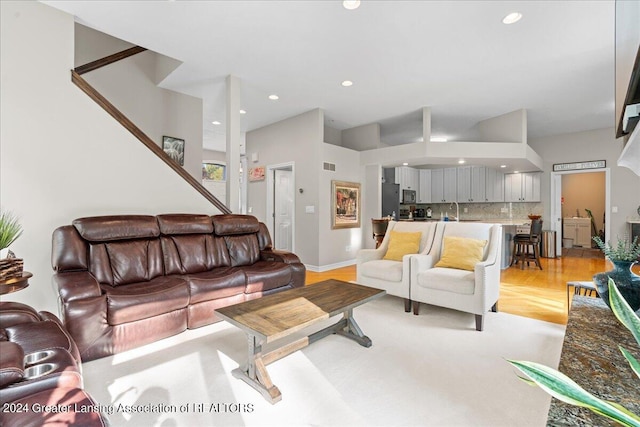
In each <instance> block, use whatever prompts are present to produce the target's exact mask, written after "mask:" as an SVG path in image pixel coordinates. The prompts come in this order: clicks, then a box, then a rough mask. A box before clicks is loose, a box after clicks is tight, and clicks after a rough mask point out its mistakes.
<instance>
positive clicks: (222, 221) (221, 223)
mask: <svg viewBox="0 0 640 427" xmlns="http://www.w3.org/2000/svg"><path fill="white" fill-rule="evenodd" d="M212 220H213V227H214V230H215V233H216V235H218V236H230V235H236V234H252V233H254V234H255V233H257V232H258V231H259V230H260V222H259V221H258V219H257V218H256V217H254V216H251V215H234V214H225V215H214V216H213V217H212Z"/></svg>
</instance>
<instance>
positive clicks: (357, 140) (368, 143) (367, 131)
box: [341, 123, 383, 151]
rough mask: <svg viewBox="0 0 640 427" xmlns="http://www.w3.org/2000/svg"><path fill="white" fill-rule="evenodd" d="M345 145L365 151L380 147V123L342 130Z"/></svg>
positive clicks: (343, 144)
mask: <svg viewBox="0 0 640 427" xmlns="http://www.w3.org/2000/svg"><path fill="white" fill-rule="evenodd" d="M341 145H342V146H343V147H346V148H351V149H352V150H357V151H364V150H372V149H374V148H380V147H382V146H383V145H382V144H381V143H380V124H379V123H371V124H368V125H363V126H357V127H354V128H351V129H345V130H343V131H342V144H341Z"/></svg>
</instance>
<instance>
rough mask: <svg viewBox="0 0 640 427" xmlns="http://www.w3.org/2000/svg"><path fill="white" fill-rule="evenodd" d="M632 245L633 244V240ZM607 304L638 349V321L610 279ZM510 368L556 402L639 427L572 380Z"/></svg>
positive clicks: (639, 367)
mask: <svg viewBox="0 0 640 427" xmlns="http://www.w3.org/2000/svg"><path fill="white" fill-rule="evenodd" d="M634 243H635V240H634ZM608 285H609V301H610V306H611V310H612V311H613V313H614V315H615V316H616V318H617V319H618V320H619V321H620V322H621V323H622V324H623V325H624V326H625V327H626V328H627V329H629V330H630V331H631V333H632V334H633V336H634V338H635V339H636V342H637V343H638V345H640V318H638V316H637V315H636V314H635V313H634V312H633V310H632V309H631V307H630V306H629V304H628V303H627V301H626V300H625V299H624V298H623V297H622V295H621V294H620V291H619V290H618V288H617V286H616V285H615V283H614V281H613V280H612V279H609V283H608ZM620 351H621V352H622V355H623V356H624V357H625V359H626V360H627V361H628V362H629V365H630V366H631V369H632V370H633V372H634V373H635V374H636V375H637V376H638V377H639V378H640V363H639V362H638V361H637V360H636V359H635V358H634V357H633V356H632V355H631V353H629V352H628V351H627V350H625V349H624V348H622V347H620ZM508 362H509V363H511V364H512V365H513V366H515V367H516V368H518V369H519V370H520V371H522V372H523V373H524V374H525V375H526V376H527V377H528V378H529V379H526V378H523V380H524V381H526V382H527V383H529V384H530V383H531V382H533V383H535V384H536V385H538V386H540V388H542V389H543V390H544V391H546V392H547V393H549V394H550V395H551V396H553V397H555V398H556V399H558V400H561V401H563V402H566V403H569V404H571V405H576V406H581V407H584V408H588V409H589V410H591V411H593V412H594V413H596V414H599V415H602V416H604V417H607V418H610V419H612V420H614V421H616V422H618V423H620V424H622V425H624V426H633V427H640V417H639V416H638V415H636V414H633V413H632V412H631V411H629V410H628V409H626V408H625V407H623V406H622V405H619V404H618V403H615V402H608V401H606V400H603V399H600V398H598V397H596V396H594V395H592V394H591V393H589V392H588V391H586V390H584V389H583V388H582V387H580V386H579V385H578V384H577V383H576V382H574V381H573V380H572V379H571V378H569V377H568V376H566V375H564V374H563V373H561V372H559V371H557V370H555V369H552V368H549V367H547V366H544V365H541V364H538V363H534V362H524V361H515V360H509V361H508Z"/></svg>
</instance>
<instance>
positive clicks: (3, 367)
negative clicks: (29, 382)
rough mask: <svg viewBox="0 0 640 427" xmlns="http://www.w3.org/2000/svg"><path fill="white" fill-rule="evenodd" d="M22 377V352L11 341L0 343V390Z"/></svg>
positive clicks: (20, 348)
mask: <svg viewBox="0 0 640 427" xmlns="http://www.w3.org/2000/svg"><path fill="white" fill-rule="evenodd" d="M23 377H24V351H23V350H22V347H20V346H19V345H18V344H16V343H14V342H11V341H0V389H3V388H5V387H7V386H8V385H10V384H13V383H15V382H18V381H21V380H22V378H23Z"/></svg>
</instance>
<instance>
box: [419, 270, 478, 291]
mask: <svg viewBox="0 0 640 427" xmlns="http://www.w3.org/2000/svg"><path fill="white" fill-rule="evenodd" d="M417 281H418V286H420V287H422V288H428V289H437V290H439V291H448V292H451V293H454V294H462V295H473V293H474V292H475V273H474V272H473V271H468V270H457V269H453V268H445V267H434V268H431V269H429V270H426V271H423V272H421V273H418V280H417Z"/></svg>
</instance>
